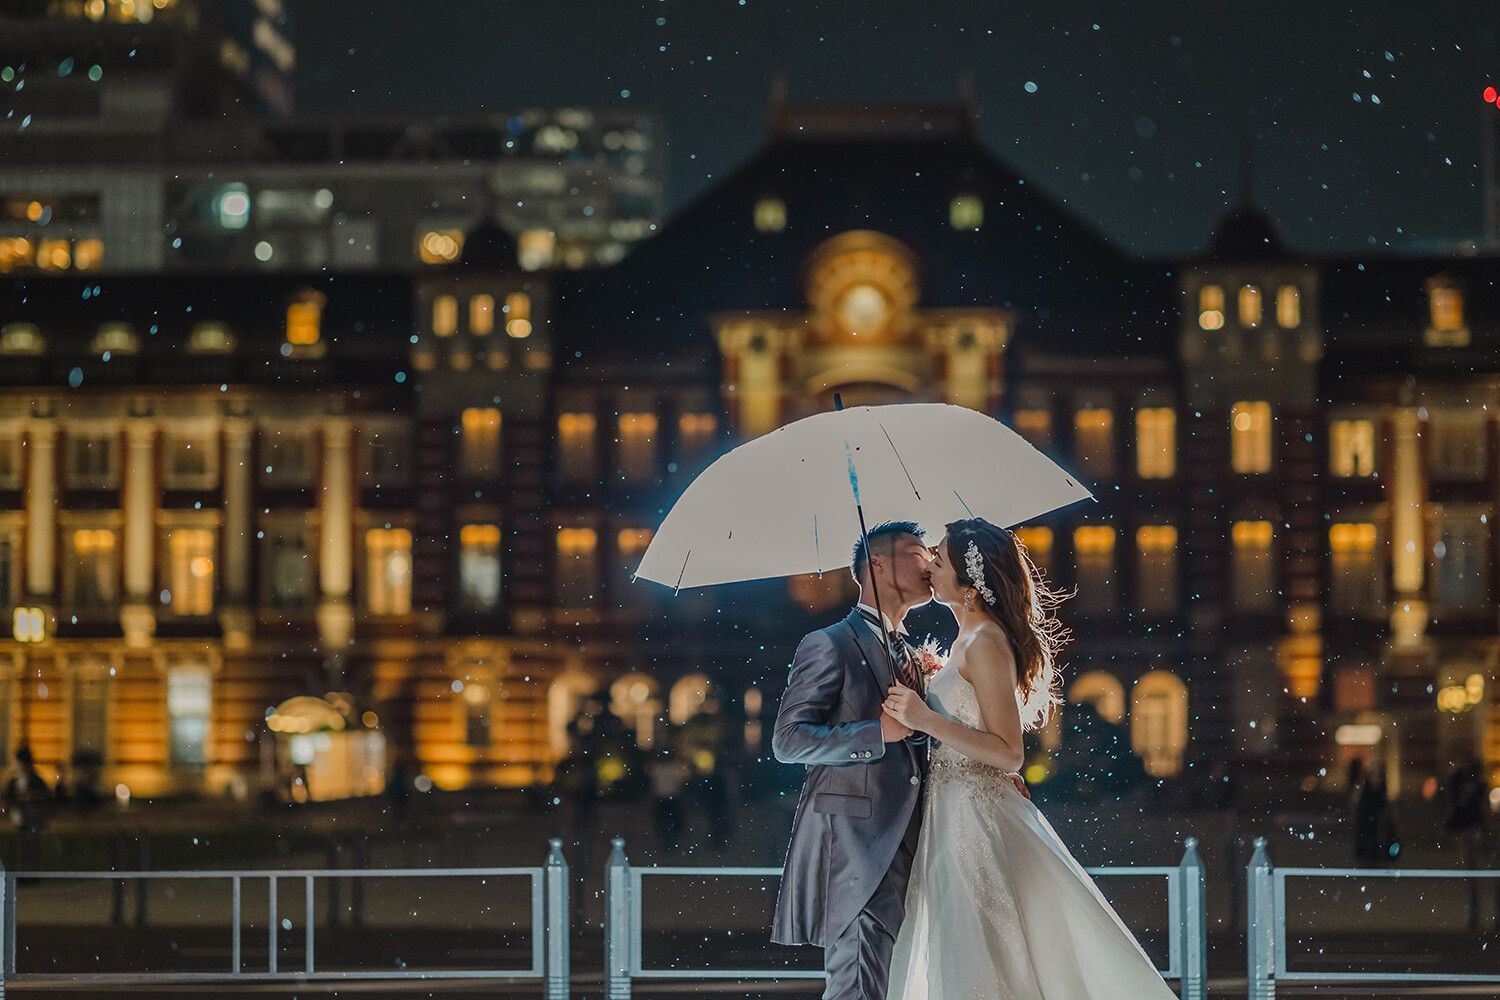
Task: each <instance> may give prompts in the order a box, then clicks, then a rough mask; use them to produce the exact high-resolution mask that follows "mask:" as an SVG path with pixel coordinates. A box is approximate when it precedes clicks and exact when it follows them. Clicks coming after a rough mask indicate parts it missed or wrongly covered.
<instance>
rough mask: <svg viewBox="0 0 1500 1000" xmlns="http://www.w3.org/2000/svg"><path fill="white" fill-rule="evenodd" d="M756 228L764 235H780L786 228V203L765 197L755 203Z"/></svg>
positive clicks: (778, 199)
mask: <svg viewBox="0 0 1500 1000" xmlns="http://www.w3.org/2000/svg"><path fill="white" fill-rule="evenodd" d="M755 228H756V229H758V230H760V231H761V232H763V233H779V232H781V231H782V230H783V229H785V228H786V202H784V201H782V200H781V199H780V198H774V197H769V196H768V197H765V198H762V199H761V200H760V201H757V202H756V203H755Z"/></svg>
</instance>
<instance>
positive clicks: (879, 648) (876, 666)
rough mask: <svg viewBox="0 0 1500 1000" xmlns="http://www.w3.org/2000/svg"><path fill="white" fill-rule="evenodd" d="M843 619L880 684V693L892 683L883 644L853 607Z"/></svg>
mask: <svg viewBox="0 0 1500 1000" xmlns="http://www.w3.org/2000/svg"><path fill="white" fill-rule="evenodd" d="M844 621H846V622H848V623H849V627H850V628H852V629H854V641H855V642H856V643H857V644H858V645H859V651H860V652H861V653H862V654H864V658H865V663H867V664H869V667H870V672H871V673H872V674H873V675H874V676H875V682H876V683H877V684H879V685H880V690H881V692H882V693H884V692H885V690H886V689H887V688H889V687H890V686H891V684H892V674H891V658H890V657H889V656H887V655H886V652H885V646H884V645H882V644H881V642H880V640H879V639H877V638H875V631H874V630H873V629H872V628H870V624H869V623H868V622H866V621H865V619H864V616H863V615H861V614H860V613H859V609H858V608H855V609H854V610H853V611H851V612H849V617H848V618H845V619H844Z"/></svg>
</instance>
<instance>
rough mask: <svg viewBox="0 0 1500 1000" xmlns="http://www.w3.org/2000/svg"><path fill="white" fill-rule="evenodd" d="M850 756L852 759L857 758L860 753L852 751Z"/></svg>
mask: <svg viewBox="0 0 1500 1000" xmlns="http://www.w3.org/2000/svg"><path fill="white" fill-rule="evenodd" d="M849 756H850V758H851V759H852V758H857V757H859V754H858V753H851V754H850V755H849Z"/></svg>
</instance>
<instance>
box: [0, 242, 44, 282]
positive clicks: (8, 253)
mask: <svg viewBox="0 0 1500 1000" xmlns="http://www.w3.org/2000/svg"><path fill="white" fill-rule="evenodd" d="M35 266H36V246H35V245H33V244H32V242H31V241H30V240H28V239H27V238H26V237H24V236H12V237H11V238H10V239H0V274H8V273H10V272H11V271H13V270H15V269H17V268H27V267H35Z"/></svg>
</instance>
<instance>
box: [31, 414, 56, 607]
mask: <svg viewBox="0 0 1500 1000" xmlns="http://www.w3.org/2000/svg"><path fill="white" fill-rule="evenodd" d="M26 449H27V452H28V456H27V458H28V471H27V475H26V485H27V489H26V594H27V598H28V599H29V600H32V601H36V602H37V603H39V604H45V605H50V604H52V603H53V596H54V595H53V585H52V582H53V579H54V577H55V576H56V574H57V559H56V553H57V424H55V423H53V422H52V421H51V420H34V421H32V423H31V426H30V427H28V428H27V431H26Z"/></svg>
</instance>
